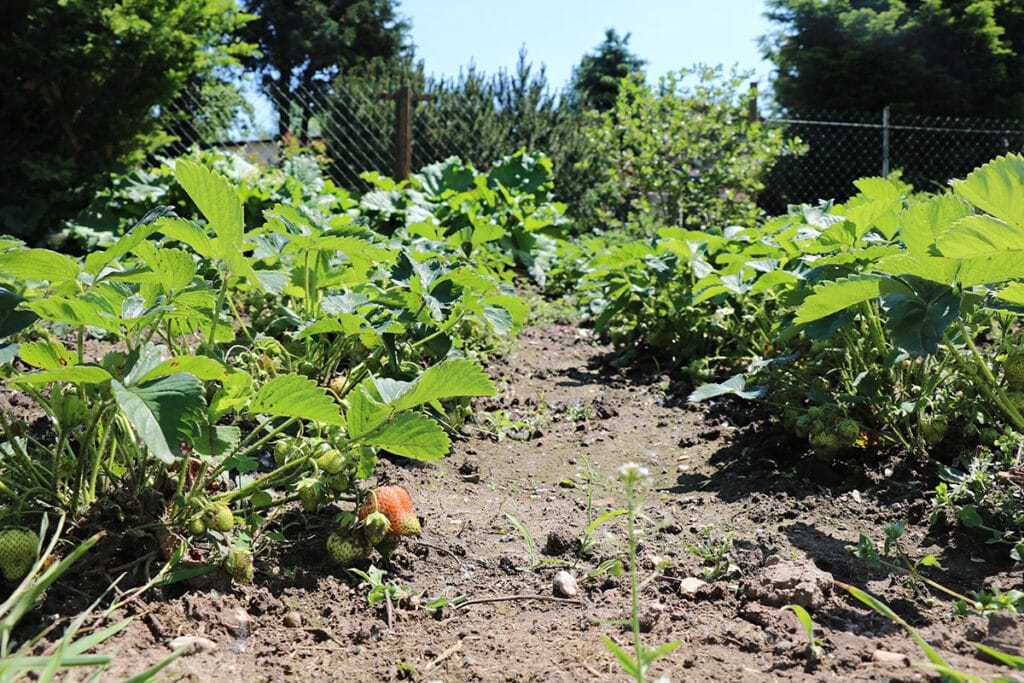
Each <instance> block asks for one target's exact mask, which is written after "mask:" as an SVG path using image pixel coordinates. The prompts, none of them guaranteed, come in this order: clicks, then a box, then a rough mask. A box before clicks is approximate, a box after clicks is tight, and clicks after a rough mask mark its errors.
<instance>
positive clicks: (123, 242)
mask: <svg viewBox="0 0 1024 683" xmlns="http://www.w3.org/2000/svg"><path fill="white" fill-rule="evenodd" d="M147 215H148V214H147ZM158 229H159V225H158V224H157V223H156V222H151V223H142V224H139V225H136V226H135V227H134V228H132V229H131V230H130V231H129V232H127V233H125V234H124V235H123V236H122V237H121V238H120V239H119V240H117V241H116V242H114V243H113V244H112V245H110V246H109V247H107V248H106V249H104V250H103V251H94V252H93V253H91V254H89V255H88V256H86V257H85V270H86V272H87V273H89V274H90V275H93V276H96V275H99V274H100V271H102V270H103V269H104V268H105V267H107V266H108V265H109V264H110V263H111V262H112V261H114V259H117V258H120V257H121V256H124V255H125V254H127V253H128V252H130V251H131V250H132V249H134V248H135V247H136V246H138V245H139V244H140V243H142V242H143V241H144V240H145V239H146V238H147V237H149V236H150V235H152V234H153V233H154V232H156V231H157V230H158Z"/></svg>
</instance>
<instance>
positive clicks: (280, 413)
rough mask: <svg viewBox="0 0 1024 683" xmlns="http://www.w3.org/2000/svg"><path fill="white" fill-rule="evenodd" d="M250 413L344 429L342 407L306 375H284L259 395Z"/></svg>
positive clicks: (251, 406) (254, 399) (261, 390)
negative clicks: (342, 427)
mask: <svg viewBox="0 0 1024 683" xmlns="http://www.w3.org/2000/svg"><path fill="white" fill-rule="evenodd" d="M249 412H250V413H262V414H265V415H273V416H276V417H298V418H302V419H305V420H315V421H316V422H322V423H324V424H334V425H344V424H345V420H344V418H343V417H342V416H341V414H340V413H339V412H338V404H337V403H335V402H334V400H333V399H332V398H331V397H330V396H329V395H328V394H327V390H326V389H324V388H323V387H321V386H318V385H317V383H316V382H314V381H313V380H311V379H308V378H306V377H303V376H302V375H295V374H292V375H281V376H279V377H275V378H274V379H272V380H270V381H269V382H267V383H266V384H264V385H263V386H262V387H260V388H259V390H258V391H257V392H256V395H255V396H253V399H252V402H251V403H250V404H249Z"/></svg>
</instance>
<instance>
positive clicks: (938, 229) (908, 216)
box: [899, 194, 972, 257]
mask: <svg viewBox="0 0 1024 683" xmlns="http://www.w3.org/2000/svg"><path fill="white" fill-rule="evenodd" d="M971 213H972V209H971V206H970V204H968V203H967V202H965V201H963V200H962V199H960V198H959V197H957V196H956V195H953V194H941V195H936V196H934V197H932V198H931V199H929V200H928V201H924V202H916V203H914V204H912V205H910V206H909V207H908V208H907V210H906V211H904V212H903V213H902V214H901V215H900V232H899V238H900V239H901V240H902V241H903V244H904V245H905V246H906V247H907V251H908V252H910V253H911V254H912V255H914V256H918V257H928V256H937V255H938V246H937V245H938V236H939V235H941V234H942V233H943V232H944V231H945V230H947V229H949V228H950V227H952V226H953V225H954V224H955V223H956V222H957V221H959V220H960V219H961V218H964V217H966V216H969V215H971Z"/></svg>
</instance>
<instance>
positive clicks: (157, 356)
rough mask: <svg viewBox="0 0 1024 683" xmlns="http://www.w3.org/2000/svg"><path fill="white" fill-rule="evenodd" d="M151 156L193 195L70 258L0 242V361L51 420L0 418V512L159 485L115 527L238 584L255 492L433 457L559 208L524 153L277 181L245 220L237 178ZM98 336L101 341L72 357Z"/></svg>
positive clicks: (362, 474) (351, 493)
mask: <svg viewBox="0 0 1024 683" xmlns="http://www.w3.org/2000/svg"><path fill="white" fill-rule="evenodd" d="M169 165H170V166H171V167H172V171H171V173H172V174H173V178H174V180H175V182H176V183H177V185H178V186H179V187H180V188H181V190H183V192H184V194H185V195H186V196H187V198H188V202H187V204H186V203H182V202H176V203H178V204H179V206H178V208H177V211H174V210H172V209H169V208H166V207H163V208H158V209H154V210H153V211H151V212H150V213H149V214H147V215H146V216H145V217H144V218H143V219H142V220H141V221H139V222H138V223H137V224H136V225H134V226H133V227H132V228H131V229H130V230H127V231H125V232H124V234H123V235H121V236H119V237H116V238H114V239H107V240H104V242H105V243H106V246H105V247H102V248H97V249H94V250H93V251H91V252H90V253H88V254H87V255H86V256H84V258H80V259H77V258H72V257H70V256H68V255H65V254H62V253H59V252H57V251H51V250H47V249H39V248H33V249H30V248H26V247H25V246H24V245H23V244H21V243H20V242H18V241H17V240H14V239H10V238H3V239H2V240H0V273H3V275H0V305H2V307H3V308H2V311H0V373H3V376H4V378H5V384H6V385H7V386H8V387H9V388H10V389H13V390H16V391H18V392H22V393H24V394H26V395H28V396H30V397H32V398H33V399H34V400H35V402H36V404H37V405H38V407H39V409H40V410H41V411H42V412H43V413H44V414H45V420H43V427H40V425H39V424H36V425H26V424H23V423H20V422H18V421H17V420H14V419H12V418H11V417H10V416H7V415H0V429H2V433H0V437H2V440H0V496H3V497H4V498H5V503H6V505H5V513H4V520H3V522H2V524H3V525H4V526H11V525H17V524H25V525H31V523H32V520H33V519H34V518H35V517H36V516H37V515H38V514H39V513H42V512H56V511H63V512H66V513H67V514H69V515H70V517H71V518H72V519H80V518H81V517H82V516H83V515H84V514H86V512H87V511H88V510H90V509H91V508H93V507H94V506H95V505H96V504H97V503H99V502H104V501H106V502H109V501H111V500H115V501H117V502H118V504H119V505H125V506H127V507H128V508H132V504H134V503H136V502H138V501H153V500H154V499H155V500H156V504H155V506H151V507H150V509H146V510H143V509H140V508H138V507H135V508H132V510H133V513H134V514H137V515H139V516H138V517H136V518H135V519H133V520H130V523H134V524H136V525H143V526H145V525H155V526H156V527H158V528H160V529H162V530H163V531H164V532H167V533H161V534H160V535H159V536H160V538H162V539H163V542H164V544H165V545H168V544H172V543H173V541H174V540H175V539H181V538H184V537H188V536H199V537H201V538H202V539H203V540H204V541H206V542H208V543H209V547H210V548H212V549H213V551H214V552H213V554H212V555H211V556H210V559H211V560H212V559H215V558H217V557H220V558H222V559H223V561H224V563H225V567H226V568H228V569H229V571H231V572H232V574H233V575H234V576H235V577H236V578H238V579H240V580H245V579H247V578H249V577H251V575H252V561H251V558H252V551H253V548H254V546H255V545H256V544H258V543H260V542H262V541H263V540H266V539H267V538H268V537H269V536H268V534H267V533H266V531H267V529H266V520H267V519H268V518H269V517H270V514H269V513H270V511H271V510H272V509H273V508H275V507H278V506H281V505H283V504H286V503H288V502H290V501H293V500H297V501H299V502H300V503H301V505H302V506H303V507H304V508H305V509H306V510H309V511H314V510H317V509H318V508H320V507H321V506H323V505H324V504H327V503H331V502H334V501H337V500H343V499H355V498H356V497H357V495H358V493H359V485H360V482H362V481H364V480H366V479H367V478H369V477H370V476H371V475H372V474H373V472H374V468H375V465H376V460H377V454H378V453H379V452H380V451H386V452H389V453H392V454H396V455H400V456H405V457H409V458H414V459H420V460H431V459H436V458H439V457H443V456H444V455H445V454H446V453H447V451H448V449H449V445H450V438H449V436H448V433H447V431H448V429H450V428H451V426H452V425H453V424H456V423H457V422H458V421H459V420H460V419H461V418H460V416H462V415H464V414H465V411H466V406H467V404H468V398H469V397H472V396H479V395H489V394H492V393H493V392H494V385H493V383H492V381H491V380H490V378H489V377H488V376H487V375H486V373H485V372H484V370H483V368H482V367H481V366H480V365H479V363H478V362H477V361H478V360H480V359H481V358H482V357H483V354H485V353H486V350H487V348H488V340H489V338H490V337H492V336H494V335H501V334H508V333H512V332H514V331H515V330H516V329H518V327H519V326H520V325H521V324H522V323H523V320H524V318H525V315H526V307H525V305H524V303H523V302H522V301H521V299H520V298H519V297H518V296H517V295H516V293H515V291H514V289H513V288H512V286H511V273H512V270H513V269H514V268H516V267H518V266H517V263H518V264H525V265H527V267H530V268H532V269H533V270H534V272H535V273H541V272H542V271H541V269H540V265H539V263H538V261H539V259H536V258H533V257H532V256H531V254H532V253H533V252H538V251H539V248H535V247H537V245H542V246H543V244H544V241H545V239H550V238H541V237H540V235H541V232H542V231H543V230H551V229H557V225H558V223H559V221H560V211H559V207H558V206H557V205H553V204H551V203H550V202H549V201H548V198H547V196H546V192H547V190H548V189H549V188H550V164H549V163H547V162H546V160H544V159H533V158H530V157H527V156H525V155H523V154H519V155H516V156H513V157H510V158H508V159H506V160H504V161H502V162H501V163H499V164H498V165H496V166H495V168H493V169H491V171H490V172H489V173H486V174H480V173H477V172H476V171H475V170H474V169H472V168H470V167H467V166H464V165H462V164H460V163H459V162H458V161H457V160H449V161H447V162H443V163H441V164H437V165H435V166H432V167H429V168H427V169H424V171H423V172H422V173H421V174H419V175H417V176H416V177H414V178H413V179H412V180H410V181H408V182H406V183H403V184H396V183H394V182H393V181H391V180H389V179H386V178H379V177H374V178H372V180H373V181H374V182H375V183H376V184H377V185H378V188H379V189H378V190H377V191H375V192H371V193H368V194H366V195H364V196H362V197H354V196H350V195H348V194H347V193H344V192H341V191H339V190H337V188H333V187H329V186H328V187H326V188H323V187H321V188H320V189H325V192H324V193H323V194H321V193H320V192H319V191H318V188H316V187H314V188H309V187H302V186H300V181H298V180H296V179H294V178H293V180H292V181H290V185H289V186H290V187H291V190H290V192H289V193H287V196H284V195H281V194H280V193H278V194H277V197H278V198H279V199H281V201H275V202H269V201H266V199H267V198H266V197H264V198H263V199H261V200H260V201H261V202H262V204H263V206H262V211H261V212H260V216H259V220H258V221H253V219H252V216H251V214H252V212H251V211H249V212H248V214H249V217H248V220H247V211H246V198H247V197H252V196H253V195H252V187H254V185H246V183H245V182H241V183H232V182H230V181H229V180H228V179H227V178H226V177H225V176H224V175H222V174H221V173H218V172H216V171H214V170H211V169H210V168H209V166H208V165H204V164H203V163H197V162H196V161H193V160H189V159H179V160H177V161H176V162H172V163H170V164H169ZM168 188H169V186H168ZM170 191H171V190H170V189H168V192H170ZM175 191H176V190H175ZM320 200H322V201H320ZM396 207H402V209H401V210H399V209H397V208H396ZM531 250H532V251H531ZM517 259H518V261H517ZM92 338H100V339H106V340H109V341H112V342H116V350H113V351H110V352H108V353H106V354H105V355H103V356H102V357H98V358H94V357H90V356H89V355H88V353H87V348H88V344H87V342H88V341H89V340H90V339H92ZM239 522H241V524H239ZM351 524H352V520H351V519H350V518H349V517H348V516H346V517H344V519H343V520H342V525H343V526H344V525H351ZM379 532H380V529H375V530H374V533H373V534H371V536H372V537H374V538H377V537H378V536H380V535H381V534H380V533H379ZM377 540H380V539H379V538H377ZM165 549H166V550H170V548H169V547H168V548H165Z"/></svg>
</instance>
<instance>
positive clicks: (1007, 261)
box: [957, 252, 1024, 287]
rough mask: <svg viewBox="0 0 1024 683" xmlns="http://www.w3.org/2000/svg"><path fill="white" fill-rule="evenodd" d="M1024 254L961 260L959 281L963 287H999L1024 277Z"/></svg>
mask: <svg viewBox="0 0 1024 683" xmlns="http://www.w3.org/2000/svg"><path fill="white" fill-rule="evenodd" d="M1022 263H1024V254H1021V253H1013V252H1010V253H1002V254H995V255H992V256H987V257H982V258H967V259H961V260H960V270H959V271H958V272H957V281H958V282H959V283H960V286H962V287H975V286H977V285H998V284H1002V283H1003V282H1009V281H1010V280H1019V279H1020V278H1021V277H1024V268H1022V266H1021V264H1022Z"/></svg>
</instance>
